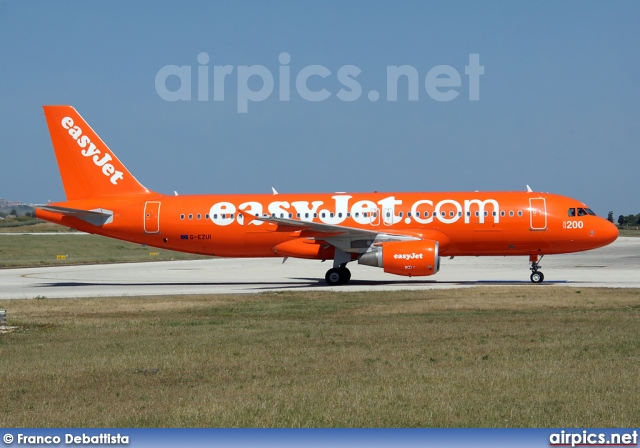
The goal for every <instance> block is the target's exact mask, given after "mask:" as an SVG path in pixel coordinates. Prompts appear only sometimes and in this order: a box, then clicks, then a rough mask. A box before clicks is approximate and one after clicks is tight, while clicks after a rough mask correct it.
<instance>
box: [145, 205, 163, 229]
mask: <svg viewBox="0 0 640 448" xmlns="http://www.w3.org/2000/svg"><path fill="white" fill-rule="evenodd" d="M144 232H145V233H158V232H160V202H158V201H148V202H146V203H145V204H144Z"/></svg>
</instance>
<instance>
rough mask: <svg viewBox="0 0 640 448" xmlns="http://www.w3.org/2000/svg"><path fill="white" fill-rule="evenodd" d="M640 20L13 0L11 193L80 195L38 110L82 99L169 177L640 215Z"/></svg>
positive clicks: (493, 5)
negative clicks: (544, 202) (560, 202)
mask: <svg viewBox="0 0 640 448" xmlns="http://www.w3.org/2000/svg"><path fill="white" fill-rule="evenodd" d="M638 23H640V2H637V1H616V2H601V1H598V2H590V1H565V2H545V1H540V2H533V1H532V2H509V1H505V2H500V1H456V2H450V1H416V2H410V1H406V2H391V1H388V2H385V1H380V2H369V1H348V2H344V1H326V2H302V1H272V2H263V1H238V2H205V1H202V2H198V1H173V2H169V1H153V2H152V1H148V2H145V1H139V2H129V1H100V0H98V1H93V2H80V1H58V2H49V1H33V2H23V1H7V0H0V57H1V59H0V61H1V62H0V122H1V123H2V125H1V128H0V197H2V198H4V199H6V200H19V201H24V202H28V203H44V202H46V201H48V200H51V201H62V200H64V199H65V196H64V190H63V188H62V183H61V181H60V176H59V173H58V170H57V165H56V161H55V156H54V153H53V150H52V147H51V140H50V138H49V133H48V130H47V126H46V122H45V119H44V115H43V112H42V106H43V105H45V104H70V105H72V106H74V107H75V108H76V109H77V110H78V112H79V113H80V114H81V115H82V116H83V117H84V118H85V120H86V121H87V122H88V123H89V124H90V125H91V127H92V128H93V129H94V130H95V131H96V132H97V133H98V134H99V135H100V136H101V138H102V139H103V140H104V141H105V142H106V144H107V145H108V146H109V147H110V148H111V150H113V151H114V152H115V153H116V154H117V156H118V158H119V159H120V160H121V161H122V162H123V163H124V164H125V165H126V166H127V168H128V169H129V171H131V172H132V173H133V174H134V175H135V176H136V178H137V179H138V180H139V181H140V182H141V183H142V184H143V185H145V186H146V187H147V188H149V189H151V190H154V191H157V192H160V193H166V194H173V191H178V192H179V193H180V194H226V193H270V192H271V187H275V188H276V189H277V190H278V191H279V192H280V193H285V192H286V193H294V192H335V191H346V192H359V191H374V190H377V191H384V192H392V191H425V192H429V191H475V190H479V191H495V190H501V191H502V190H505V191H524V190H526V185H530V186H531V188H532V189H533V190H534V191H544V192H553V193H557V194H562V195H566V196H570V197H573V198H576V199H578V200H580V201H583V202H585V203H586V204H587V205H589V206H590V207H591V208H592V209H593V210H594V211H595V212H596V213H597V214H599V215H601V216H606V215H607V212H608V211H613V212H614V214H615V216H618V215H619V214H624V215H627V214H635V213H639V212H640V196H639V195H638V189H637V185H638V178H639V177H638V174H639V167H640V150H639V149H640V148H639V145H638V144H639V143H640V26H638ZM398 71H400V72H401V73H405V75H402V76H396V77H394V73H396V72H398ZM396 78H397V79H396ZM396 90H397V95H396V94H394V92H396ZM394 96H395V98H394Z"/></svg>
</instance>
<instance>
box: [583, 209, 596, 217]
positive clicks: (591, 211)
mask: <svg viewBox="0 0 640 448" xmlns="http://www.w3.org/2000/svg"><path fill="white" fill-rule="evenodd" d="M585 210H586V211H587V213H588V214H590V215H591V216H596V214H595V213H593V210H591V209H590V208H585Z"/></svg>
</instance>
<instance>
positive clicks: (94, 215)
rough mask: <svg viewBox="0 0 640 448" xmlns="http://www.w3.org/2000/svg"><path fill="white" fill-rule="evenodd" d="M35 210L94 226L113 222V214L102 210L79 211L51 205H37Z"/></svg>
mask: <svg viewBox="0 0 640 448" xmlns="http://www.w3.org/2000/svg"><path fill="white" fill-rule="evenodd" d="M36 208H39V209H40V210H45V211H48V212H54V213H61V214H63V215H64V216H71V217H73V218H78V219H81V220H83V221H85V222H88V223H89V224H91V225H94V226H102V225H104V224H109V223H111V222H112V221H113V212H112V211H111V210H105V209H102V208H98V209H95V210H81V209H77V208H68V207H56V206H53V205H39V206H38V207H36Z"/></svg>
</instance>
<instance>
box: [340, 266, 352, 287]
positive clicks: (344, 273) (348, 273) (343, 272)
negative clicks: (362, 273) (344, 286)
mask: <svg viewBox="0 0 640 448" xmlns="http://www.w3.org/2000/svg"><path fill="white" fill-rule="evenodd" d="M338 269H340V275H341V276H342V278H343V279H344V280H343V281H342V282H343V283H347V282H348V281H349V280H351V271H350V270H349V269H347V268H346V266H342V267H340V268H338Z"/></svg>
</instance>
